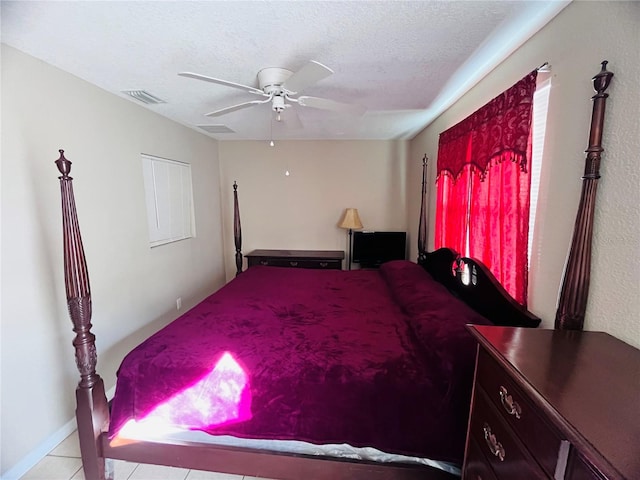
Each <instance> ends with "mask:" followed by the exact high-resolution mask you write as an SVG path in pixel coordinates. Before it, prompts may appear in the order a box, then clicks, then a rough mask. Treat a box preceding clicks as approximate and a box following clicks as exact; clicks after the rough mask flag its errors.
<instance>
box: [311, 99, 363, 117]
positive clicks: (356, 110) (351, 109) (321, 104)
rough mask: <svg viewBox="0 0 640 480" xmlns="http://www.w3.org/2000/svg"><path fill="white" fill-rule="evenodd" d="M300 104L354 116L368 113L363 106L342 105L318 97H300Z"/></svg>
mask: <svg viewBox="0 0 640 480" xmlns="http://www.w3.org/2000/svg"><path fill="white" fill-rule="evenodd" d="M298 103H299V104H300V105H302V106H303V107H312V108H319V109H322V110H333V111H334V112H343V113H350V114H352V115H363V114H364V112H366V111H367V109H366V108H364V107H363V106H362V105H355V104H353V103H342V102H336V101H334V100H328V99H326V98H318V97H304V96H303V97H298Z"/></svg>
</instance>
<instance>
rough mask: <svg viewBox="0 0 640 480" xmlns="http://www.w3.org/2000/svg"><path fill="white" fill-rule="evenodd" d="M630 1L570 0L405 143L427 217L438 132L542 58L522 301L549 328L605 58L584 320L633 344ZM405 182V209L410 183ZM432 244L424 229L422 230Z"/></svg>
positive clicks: (639, 212) (414, 197) (638, 279)
mask: <svg viewBox="0 0 640 480" xmlns="http://www.w3.org/2000/svg"><path fill="white" fill-rule="evenodd" d="M639 32H640V3H638V2H582V1H574V2H573V3H571V4H570V5H569V6H568V7H567V8H566V9H564V10H563V11H562V12H561V13H560V14H559V15H558V16H557V17H556V18H555V19H553V20H552V21H551V22H550V23H549V24H548V25H547V26H546V27H544V28H543V29H542V30H541V31H540V32H538V33H537V34H536V35H535V36H534V37H533V38H531V39H530V40H529V41H528V42H527V43H525V44H524V45H523V46H522V47H521V48H520V49H518V50H517V51H516V52H514V53H513V55H511V56H510V57H509V58H508V59H507V60H506V61H505V62H503V63H502V64H501V65H500V66H499V67H498V68H496V69H495V70H494V71H493V72H491V73H490V74H489V75H488V76H487V77H486V78H485V79H483V80H482V81H481V82H480V83H479V84H478V85H477V86H476V87H475V88H473V89H472V90H471V91H470V92H469V93H467V94H466V95H465V96H464V97H463V98H462V99H461V100H460V101H458V102H457V103H456V104H454V105H453V106H452V107H451V108H450V109H449V110H447V111H446V112H445V113H444V114H443V115H441V116H440V117H439V118H438V119H437V120H436V121H435V122H434V123H432V124H431V125H430V126H429V127H428V128H427V129H425V130H424V131H423V132H421V133H420V134H419V135H418V136H417V137H416V138H415V139H414V140H413V141H412V142H411V156H410V158H411V159H412V162H411V163H410V164H409V166H408V175H409V178H418V176H419V175H420V162H419V161H418V160H417V159H418V158H419V157H420V156H421V154H423V153H427V155H428V156H429V158H431V163H430V172H429V187H430V196H429V198H430V219H432V221H431V225H433V223H434V222H433V219H434V218H435V214H434V211H435V210H434V209H435V188H434V186H433V185H434V181H435V166H436V153H437V143H438V134H439V133H440V132H442V131H444V130H445V129H447V128H448V127H450V126H451V125H454V124H455V123H457V122H458V121H460V120H462V119H463V118H464V117H466V116H467V115H469V114H470V113H472V112H473V111H474V110H476V109H477V108H479V107H480V106H482V105H483V104H484V103H486V102H487V101H489V100H490V99H491V98H493V97H494V96H496V95H498V94H499V93H500V92H502V91H503V90H505V89H506V88H508V87H509V86H511V85H512V84H513V83H515V82H516V81H518V80H519V79H520V78H522V77H523V76H524V75H526V74H527V73H528V72H530V71H531V70H533V69H534V68H536V67H537V66H539V65H541V64H542V63H544V62H547V61H548V62H549V63H550V64H551V66H552V88H551V94H550V100H549V102H550V103H549V113H548V122H547V138H546V141H545V149H544V160H543V162H544V163H543V172H542V183H541V190H540V196H541V203H540V205H539V208H538V212H537V218H536V233H535V240H534V254H533V255H532V256H533V258H532V260H531V264H532V266H531V275H530V309H531V310H532V311H533V312H535V313H536V314H538V315H540V316H541V317H542V318H543V326H544V327H553V321H554V318H555V309H556V305H557V296H558V291H559V288H560V282H561V277H562V271H563V267H564V262H565V259H566V255H567V252H568V249H569V245H570V243H571V233H572V231H573V225H574V221H575V216H576V211H577V206H578V201H579V198H580V191H581V185H582V184H581V180H580V176H581V175H582V172H583V170H584V158H585V154H584V150H585V148H586V147H587V146H588V137H589V125H590V119H591V108H592V103H591V100H590V97H591V96H592V95H593V90H592V82H591V77H592V76H593V75H595V74H596V73H597V72H598V71H599V70H600V62H601V61H602V60H609V66H608V67H609V70H611V71H613V72H614V73H615V77H614V79H613V81H612V83H611V86H610V88H609V90H608V93H609V94H610V98H609V99H608V103H607V112H606V118H605V128H604V137H603V147H604V149H605V152H604V154H603V156H602V158H603V160H602V166H601V174H602V178H601V180H600V182H599V191H598V198H597V202H596V204H597V205H596V215H595V227H594V228H595V232H594V241H593V250H594V251H593V263H592V276H591V288H590V296H589V303H588V306H587V315H586V322H585V328H586V329H588V330H603V331H606V332H609V333H611V334H613V335H615V336H617V337H619V338H621V339H623V340H625V341H627V342H629V343H631V344H633V345H635V346H639V347H640V320H639V317H638V312H639V311H640V295H639V293H640V290H639V287H640V268H639V267H638V262H637V261H636V259H635V255H636V254H637V253H638V252H640V163H638V152H639V151H640V128H639V121H638V118H639V117H640V93H639V88H638V81H639V79H640V53H639V50H638V45H640V34H639ZM416 183H417V182H409V187H410V188H411V191H410V192H409V194H410V198H411V201H410V203H409V210H408V212H409V216H410V217H413V216H417V215H418V213H417V212H418V209H419V198H420V191H419V186H417V185H416ZM429 235H430V237H429V238H430V242H431V246H433V230H432V229H430V230H429Z"/></svg>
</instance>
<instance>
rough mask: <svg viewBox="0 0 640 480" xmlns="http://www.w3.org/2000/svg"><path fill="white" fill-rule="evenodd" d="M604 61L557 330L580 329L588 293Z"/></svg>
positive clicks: (606, 78)
mask: <svg viewBox="0 0 640 480" xmlns="http://www.w3.org/2000/svg"><path fill="white" fill-rule="evenodd" d="M607 63H608V62H607V61H606V60H605V61H604V62H602V70H601V71H600V73H598V74H597V75H596V76H595V77H593V88H594V90H595V91H596V94H595V95H594V96H593V97H592V100H593V113H592V115H591V132H590V134H589V148H587V150H585V151H586V152H587V158H586V159H585V168H584V176H583V177H582V195H581V197H580V205H579V207H578V214H577V217H576V224H575V227H574V231H573V239H572V242H571V249H570V250H569V256H568V258H567V264H566V266H565V272H564V280H563V283H562V289H561V290H560V298H559V300H558V309H557V311H556V321H555V327H556V328H557V329H561V330H582V327H583V324H584V315H585V311H586V308H587V297H588V294H589V277H590V270H591V243H592V236H593V217H594V211H595V201H596V190H597V187H598V179H599V178H600V154H601V153H602V152H603V151H604V149H603V148H602V145H601V144H602V127H603V124H604V110H605V103H606V100H607V97H608V96H609V95H608V94H607V93H604V92H605V90H606V89H607V87H609V82H610V81H611V77H613V73H611V72H609V71H607Z"/></svg>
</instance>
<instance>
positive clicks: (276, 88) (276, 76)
mask: <svg viewBox="0 0 640 480" xmlns="http://www.w3.org/2000/svg"><path fill="white" fill-rule="evenodd" d="M291 75H293V72H292V71H291V70H287V69H286V68H278V67H270V68H263V69H262V70H260V71H259V72H258V84H259V85H260V89H261V90H262V91H263V92H264V93H266V94H270V93H271V92H274V94H277V92H282V90H283V88H282V84H283V83H284V82H286V81H287V79H288V78H289V77H290V76H291Z"/></svg>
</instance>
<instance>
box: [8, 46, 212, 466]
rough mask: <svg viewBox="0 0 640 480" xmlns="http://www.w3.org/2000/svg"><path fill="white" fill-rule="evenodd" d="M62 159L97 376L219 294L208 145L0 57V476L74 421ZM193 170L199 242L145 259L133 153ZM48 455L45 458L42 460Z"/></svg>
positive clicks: (45, 69) (127, 106)
mask: <svg viewBox="0 0 640 480" xmlns="http://www.w3.org/2000/svg"><path fill="white" fill-rule="evenodd" d="M59 148H64V149H65V150H66V155H67V158H68V159H69V160H71V161H72V162H73V168H72V172H71V173H72V176H73V177H74V178H75V186H74V188H75V194H76V201H77V208H78V215H79V221H80V226H81V229H82V233H83V240H84V246H85V252H86V256H87V263H88V266H89V271H90V278H91V283H92V285H91V286H92V292H93V307H94V308H93V310H94V315H93V324H94V328H93V331H94V332H95V334H96V336H97V345H98V351H99V362H98V367H99V368H98V371H99V373H100V374H101V375H102V376H103V378H104V379H105V384H106V388H107V389H109V388H111V387H112V386H113V385H114V381H115V377H114V374H115V369H116V368H117V366H118V364H119V362H120V360H121V359H122V356H123V354H124V353H125V352H126V351H127V350H129V349H130V348H131V347H132V346H133V345H135V344H136V343H138V342H139V341H140V340H141V339H142V338H144V337H145V336H147V335H148V334H149V333H150V332H151V331H153V330H155V329H157V328H158V327H159V326H161V325H162V324H164V323H166V322H167V321H168V320H170V319H172V318H174V317H176V316H177V313H178V312H177V311H176V298H177V297H180V296H181V297H182V299H183V309H186V308H188V307H189V306H191V305H193V304H194V303H195V302H196V301H198V300H200V299H202V298H203V297H204V296H205V295H206V294H208V293H210V292H212V291H213V290H214V289H216V288H217V287H218V286H220V285H221V284H222V283H223V282H224V265H223V263H222V254H221V252H222V233H221V221H220V194H219V187H218V185H219V179H218V175H219V165H218V158H217V142H216V141H215V140H213V139H211V138H209V137H206V136H204V135H200V134H198V133H196V132H195V131H193V130H190V129H188V128H186V127H183V126H181V125H178V124H176V123H173V122H170V121H168V120H166V119H163V118H162V117H160V116H158V115H156V114H154V113H152V112H150V111H149V110H147V109H145V108H143V107H141V106H138V105H136V104H134V103H132V102H130V101H127V100H124V99H120V98H118V97H115V96H113V95H111V94H108V93H106V92H104V91H103V90H100V89H98V88H97V87H95V86H92V85H89V84H88V83H86V82H84V81H81V80H79V79H78V78H76V77H73V76H71V75H69V74H67V73H64V72H61V71H60V70H57V69H55V68H52V67H51V66H49V65H47V64H45V63H43V62H40V61H38V60H36V59H34V58H32V57H29V56H27V55H24V54H22V53H20V52H18V51H17V50H14V49H12V48H9V47H6V46H4V45H3V46H2V324H1V336H2V343H1V364H2V366H1V368H2V371H1V382H2V383H1V395H2V396H1V405H2V408H1V410H2V413H1V422H2V435H1V436H2V444H1V445H0V451H1V452H2V454H1V455H2V457H1V470H2V474H5V473H6V472H7V470H9V469H12V468H14V467H15V466H16V464H17V463H19V462H20V461H22V460H23V459H24V458H25V456H27V455H28V454H30V452H33V451H34V449H36V450H37V449H38V448H39V447H42V443H43V442H45V440H46V439H48V438H51V436H52V435H53V436H55V434H56V432H59V431H60V429H61V427H62V426H63V425H65V424H68V422H69V420H71V419H72V418H73V415H74V404H75V400H74V388H75V385H76V384H77V381H78V379H79V377H78V373H77V371H76V368H75V362H74V357H73V347H72V346H71V341H72V339H73V332H72V331H71V322H70V320H69V317H68V315H67V311H66V300H65V293H64V284H63V276H62V275H63V274H62V272H63V267H62V229H61V214H60V192H59V186H58V180H57V176H58V172H57V169H56V168H55V166H54V164H53V161H54V160H56V159H57V157H58V149H59ZM143 152H144V153H148V154H153V155H157V156H161V157H166V158H172V159H176V160H181V161H185V162H188V163H190V164H191V165H192V170H193V190H194V200H195V202H194V203H195V216H196V228H197V237H196V238H194V239H190V240H184V241H181V242H176V243H173V244H169V245H166V246H162V247H157V248H154V249H150V248H149V246H148V235H147V226H146V216H145V215H146V213H145V204H144V191H143V179H142V167H141V159H140V153H143ZM44 453H46V452H44Z"/></svg>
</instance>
